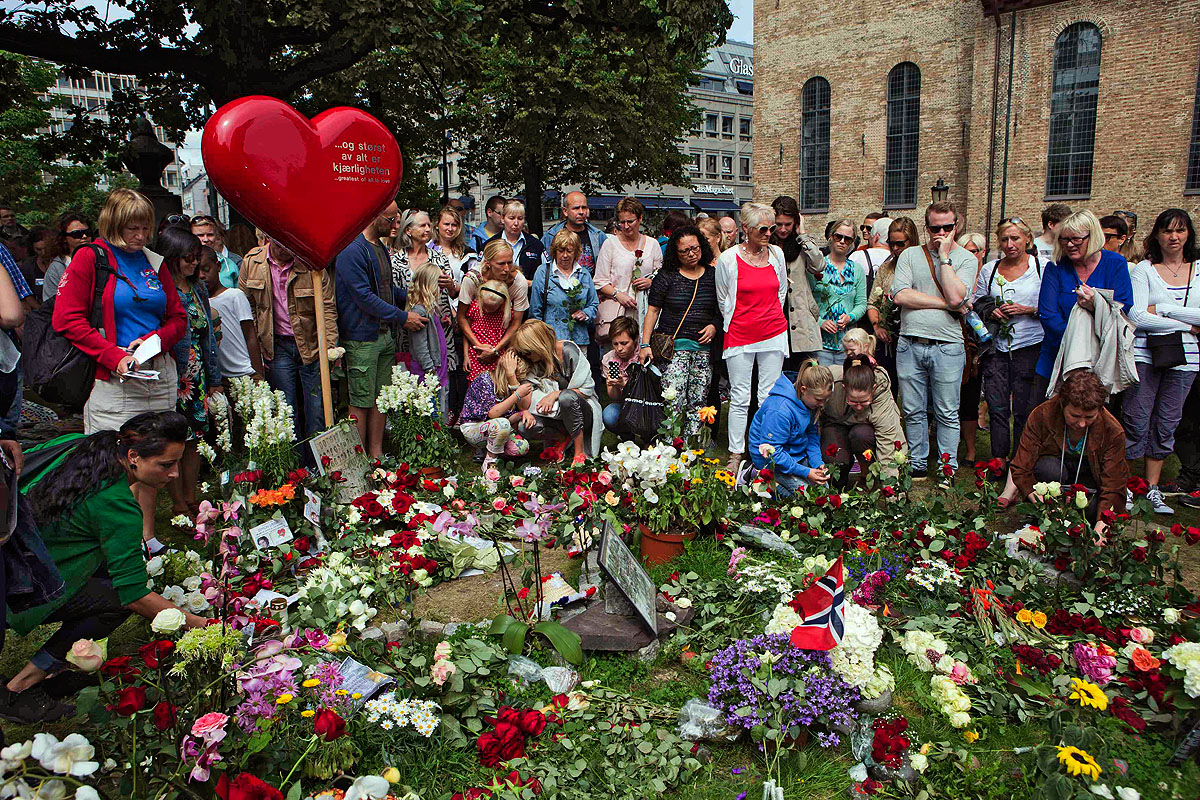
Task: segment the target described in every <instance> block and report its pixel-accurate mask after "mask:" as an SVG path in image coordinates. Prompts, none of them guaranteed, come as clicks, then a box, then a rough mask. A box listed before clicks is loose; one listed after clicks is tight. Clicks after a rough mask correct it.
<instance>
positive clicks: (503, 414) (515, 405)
mask: <svg viewBox="0 0 1200 800" xmlns="http://www.w3.org/2000/svg"><path fill="white" fill-rule="evenodd" d="M528 372H529V364H528V363H526V362H525V360H524V359H522V358H520V357H518V356H517V355H516V354H515V353H513V352H512V351H511V350H510V351H509V352H507V353H505V354H504V355H503V356H501V357H500V361H499V362H498V363H497V364H496V368H495V369H493V370H491V371H490V372H483V373H480V375H479V377H477V378H476V379H475V380H473V381H471V385H470V387H468V389H467V395H466V397H465V398H464V399H463V408H462V415H461V417H460V420H461V422H460V424H459V426H458V429H459V431H460V432H461V433H462V435H463V438H465V439H466V440H467V441H468V442H470V443H471V444H473V445H475V446H476V447H480V446H484V447H485V448H486V452H485V454H484V457H483V468H484V469H485V470H486V469H487V468H488V467H490V466H491V465H492V464H493V463H495V461H496V459H497V457H499V456H501V455H505V456H508V457H509V458H517V457H518V456H523V455H525V454H526V453H528V452H529V442H528V441H527V440H526V439H524V438H523V437H521V436H520V435H519V434H517V433H515V432H514V431H513V422H515V421H518V420H519V419H520V414H521V411H523V410H525V409H528V408H529V398H530V396H531V395H532V393H533V387H532V386H531V385H530V384H528V383H523V381H524V379H525V377H526V376H527V375H528Z"/></svg>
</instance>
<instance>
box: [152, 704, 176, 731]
mask: <svg viewBox="0 0 1200 800" xmlns="http://www.w3.org/2000/svg"><path fill="white" fill-rule="evenodd" d="M153 713H154V727H155V728H157V729H158V730H160V731H165V730H167V729H168V728H170V727H171V726H172V725H174V724H175V718H176V715H175V706H173V705H171V704H170V703H168V702H167V701H166V700H161V701H159V703H158V705H156V706H155V707H154V712H153Z"/></svg>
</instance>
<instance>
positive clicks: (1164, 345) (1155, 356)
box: [1146, 264, 1195, 369]
mask: <svg viewBox="0 0 1200 800" xmlns="http://www.w3.org/2000/svg"><path fill="white" fill-rule="evenodd" d="M1194 270H1195V265H1194V264H1193V265H1191V267H1190V268H1189V271H1188V285H1187V290H1186V291H1185V292H1184V293H1183V304H1184V305H1185V306H1186V305H1187V301H1188V295H1189V294H1191V291H1192V278H1193V273H1194ZM1146 349H1147V350H1149V351H1150V364H1151V365H1152V366H1153V367H1154V368H1155V369H1171V368H1172V367H1182V366H1183V365H1184V364H1186V363H1187V353H1185V352H1184V350H1183V331H1171V332H1170V333H1155V334H1147V335H1146Z"/></svg>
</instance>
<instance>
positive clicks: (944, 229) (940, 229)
mask: <svg viewBox="0 0 1200 800" xmlns="http://www.w3.org/2000/svg"><path fill="white" fill-rule="evenodd" d="M925 227H926V228H929V232H930V233H950V232H951V231H953V230H954V229H955V228H956V227H958V224H957V223H955V222H951V223H950V224H949V225H930V224H928V223H926V225H925Z"/></svg>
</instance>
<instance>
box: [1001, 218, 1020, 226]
mask: <svg viewBox="0 0 1200 800" xmlns="http://www.w3.org/2000/svg"><path fill="white" fill-rule="evenodd" d="M1010 222H1011V223H1012V224H1013V225H1024V224H1025V222H1024V221H1023V220H1022V219H1021V218H1020V217H1009V218H1008V219H1002V220H1000V224H1001V225H1007V224H1009V223H1010Z"/></svg>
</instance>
